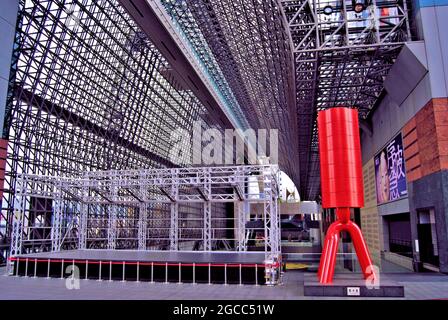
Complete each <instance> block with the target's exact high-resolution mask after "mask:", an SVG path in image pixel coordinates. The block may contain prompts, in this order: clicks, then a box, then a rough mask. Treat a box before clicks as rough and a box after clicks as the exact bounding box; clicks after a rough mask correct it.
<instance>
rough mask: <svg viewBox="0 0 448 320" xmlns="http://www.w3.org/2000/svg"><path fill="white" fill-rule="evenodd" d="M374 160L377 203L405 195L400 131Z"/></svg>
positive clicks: (404, 173) (406, 191)
mask: <svg viewBox="0 0 448 320" xmlns="http://www.w3.org/2000/svg"><path fill="white" fill-rule="evenodd" d="M374 161H375V180H376V201H377V203H378V204H382V203H385V202H388V201H392V200H397V199H400V198H402V197H405V196H407V194H408V190H407V186H406V170H405V162H404V155H403V140H402V138H401V133H399V134H398V135H397V136H396V137H395V138H394V139H392V141H390V142H389V143H388V144H387V146H386V147H385V148H384V149H383V150H381V152H380V153H378V154H377V155H376V156H375V158H374Z"/></svg>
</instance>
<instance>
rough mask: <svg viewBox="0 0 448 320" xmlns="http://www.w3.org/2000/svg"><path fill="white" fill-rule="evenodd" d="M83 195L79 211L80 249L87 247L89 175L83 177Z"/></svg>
mask: <svg viewBox="0 0 448 320" xmlns="http://www.w3.org/2000/svg"><path fill="white" fill-rule="evenodd" d="M81 196H82V202H81V211H80V213H79V239H78V248H79V249H80V250H84V249H87V221H88V216H89V204H88V203H87V198H88V196H89V184H88V180H87V176H84V177H83V181H82V190H81Z"/></svg>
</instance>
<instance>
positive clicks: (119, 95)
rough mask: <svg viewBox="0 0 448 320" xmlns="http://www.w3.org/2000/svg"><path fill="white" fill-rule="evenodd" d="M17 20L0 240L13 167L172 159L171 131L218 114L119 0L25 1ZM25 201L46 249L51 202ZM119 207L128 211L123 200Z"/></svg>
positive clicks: (70, 170) (144, 164)
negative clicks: (178, 78) (181, 80)
mask: <svg viewBox="0 0 448 320" xmlns="http://www.w3.org/2000/svg"><path fill="white" fill-rule="evenodd" d="M18 20H19V24H18V29H17V34H16V42H17V46H16V48H15V52H16V57H17V59H18V60H17V63H13V68H14V71H15V79H14V81H13V82H12V83H11V85H10V88H9V93H10V96H11V98H12V99H11V100H10V104H9V105H8V108H7V118H6V125H5V128H6V130H5V133H4V136H5V138H7V139H8V140H9V145H8V156H7V164H6V181H5V193H4V197H3V199H2V212H1V215H2V221H7V224H6V225H1V228H0V236H1V238H2V241H3V242H5V243H8V242H9V241H10V232H11V229H10V225H11V223H12V213H13V208H14V196H13V193H14V190H17V186H16V178H17V175H18V174H22V173H32V174H42V175H59V174H76V173H79V172H81V171H85V170H97V169H103V170H108V169H131V168H153V167H155V168H160V167H172V166H175V165H176V164H175V163H172V162H170V161H169V160H168V159H169V151H170V147H171V144H172V141H170V134H171V132H172V131H173V130H174V129H176V128H183V129H186V130H191V126H192V125H193V121H194V120H202V126H203V128H204V129H206V128H209V127H216V126H215V125H214V123H215V120H214V119H216V117H219V116H220V113H219V112H216V113H215V114H209V113H208V112H206V109H205V108H204V107H203V106H202V105H201V103H200V102H199V101H198V99H197V98H196V97H195V96H194V95H193V94H192V93H191V92H190V91H189V90H185V89H184V88H182V86H181V85H179V84H178V83H176V82H175V81H174V80H173V79H172V77H170V75H169V72H167V70H169V69H170V67H169V65H168V64H167V62H166V61H165V59H164V57H163V56H161V54H160V53H159V52H158V51H157V50H156V49H155V47H154V46H153V45H152V43H151V42H150V41H149V40H148V39H147V37H146V36H145V35H144V34H143V33H142V32H141V31H140V30H139V28H138V27H137V26H136V25H135V24H134V22H133V20H132V19H131V18H130V17H129V16H128V14H127V13H126V12H125V10H124V9H123V8H122V7H121V6H120V5H119V4H118V2H117V1H116V0H99V1H90V0H66V1H64V0H39V1H37V0H22V1H21V2H20V11H19V19H18ZM217 129H219V130H221V129H222V128H219V127H218V128H217ZM188 151H190V150H188ZM178 160H179V161H177V162H179V163H183V162H184V161H185V160H187V159H178ZM32 201H34V202H33V203H30V204H27V205H32V206H34V207H33V211H32V212H33V216H32V217H31V216H30V217H29V219H31V220H30V221H29V223H30V224H32V225H35V226H38V225H40V226H41V227H42V229H41V231H40V234H37V233H36V234H35V238H36V239H37V238H42V239H46V240H45V241H41V246H43V247H47V246H48V242H49V238H50V235H49V234H48V232H47V231H44V230H48V226H49V225H50V222H51V219H52V215H51V210H50V211H49V208H51V206H52V204H51V203H47V202H46V200H44V199H35V200H32ZM182 210H183V209H182V208H181V212H182ZM189 210H192V209H189ZM103 213H104V212H103ZM103 213H102V212H101V211H98V212H97V213H92V214H96V215H100V216H101V214H103ZM119 215H127V216H128V217H130V218H132V217H133V216H134V215H135V213H134V212H133V211H132V210H130V211H126V210H125V209H124V208H123V209H121V211H120V212H119ZM100 220H101V219H100ZM100 220H99V221H98V222H97V223H98V224H99V225H101V224H102V223H103V222H101V221H100ZM92 223H93V222H92ZM126 223H135V222H130V221H128V222H126ZM91 236H92V237H98V238H100V237H102V236H101V235H93V234H92V235H91ZM98 243H101V241H98ZM126 243H127V242H126V240H123V241H121V242H120V244H119V246H122V247H126V246H127V245H128V244H126ZM36 250H37V249H36ZM40 250H43V248H41V249H40ZM0 257H1V258H2V260H3V259H4V258H5V257H6V252H2V254H1V255H0ZM0 263H1V261H0Z"/></svg>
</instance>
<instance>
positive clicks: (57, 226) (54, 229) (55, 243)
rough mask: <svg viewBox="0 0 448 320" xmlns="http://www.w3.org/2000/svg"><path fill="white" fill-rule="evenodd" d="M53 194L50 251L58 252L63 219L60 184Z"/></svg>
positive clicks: (62, 200)
mask: <svg viewBox="0 0 448 320" xmlns="http://www.w3.org/2000/svg"><path fill="white" fill-rule="evenodd" d="M54 194H55V197H54V202H53V207H54V208H53V219H52V220H53V221H52V224H51V251H60V250H61V244H62V243H61V241H62V223H63V218H64V199H63V196H62V187H61V183H60V182H59V183H58V184H57V185H56V186H55V190H54Z"/></svg>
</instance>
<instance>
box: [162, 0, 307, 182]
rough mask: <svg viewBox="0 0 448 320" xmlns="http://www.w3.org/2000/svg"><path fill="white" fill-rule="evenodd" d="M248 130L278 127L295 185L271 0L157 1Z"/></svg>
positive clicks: (280, 43) (289, 71) (279, 28)
mask: <svg viewBox="0 0 448 320" xmlns="http://www.w3.org/2000/svg"><path fill="white" fill-rule="evenodd" d="M153 2H160V3H161V4H162V5H163V6H164V8H165V11H166V12H167V13H168V15H169V16H170V17H171V19H172V20H173V21H174V22H175V24H176V25H177V26H178V27H179V29H180V32H182V33H183V34H184V35H185V37H186V38H187V39H188V41H189V42H190V44H191V46H192V47H193V49H194V51H195V53H196V55H197V57H198V59H199V60H200V61H201V62H202V63H203V64H204V65H205V66H206V69H207V70H208V72H209V73H210V74H211V75H212V76H213V77H215V78H219V77H224V78H225V82H226V83H227V85H228V86H230V89H231V92H232V93H233V94H232V97H234V99H235V100H236V102H235V104H236V105H238V106H239V108H240V109H241V110H242V111H243V114H244V115H245V116H246V118H247V121H248V124H249V125H250V127H252V128H254V129H259V128H262V129H271V128H273V129H278V130H279V165H280V166H281V167H282V170H283V171H285V172H286V173H287V174H288V175H289V176H291V178H292V179H293V180H294V181H295V183H296V184H298V182H299V181H298V175H297V174H296V172H297V163H298V153H297V146H298V140H297V123H296V107H295V97H294V86H295V85H294V68H293V56H292V47H291V41H290V38H289V30H288V29H287V24H286V22H285V21H284V15H283V13H282V8H281V5H280V3H279V2H278V1H277V0H269V1H258V0H249V1H248V0H236V1H235V0H200V1H197V0H160V1H153Z"/></svg>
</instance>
